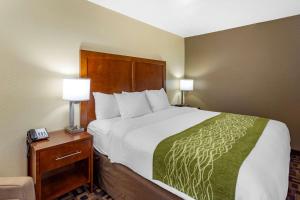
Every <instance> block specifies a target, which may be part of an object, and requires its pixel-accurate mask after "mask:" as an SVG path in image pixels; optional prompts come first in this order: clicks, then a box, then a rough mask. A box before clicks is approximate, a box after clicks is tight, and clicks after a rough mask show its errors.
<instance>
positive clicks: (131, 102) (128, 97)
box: [114, 92, 151, 118]
mask: <svg viewBox="0 0 300 200" xmlns="http://www.w3.org/2000/svg"><path fill="white" fill-rule="evenodd" d="M114 95H115V97H116V100H117V102H118V105H119V109H120V113H121V117H122V118H131V117H138V116H142V115H145V114H148V113H150V112H151V109H150V105H149V103H148V101H147V98H146V94H145V92H124V93H122V94H114Z"/></svg>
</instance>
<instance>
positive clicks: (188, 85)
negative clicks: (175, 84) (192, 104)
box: [180, 79, 194, 91]
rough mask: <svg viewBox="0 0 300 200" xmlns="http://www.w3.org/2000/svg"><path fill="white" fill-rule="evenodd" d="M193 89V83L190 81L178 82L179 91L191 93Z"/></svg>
mask: <svg viewBox="0 0 300 200" xmlns="http://www.w3.org/2000/svg"><path fill="white" fill-rule="evenodd" d="M193 89H194V81H193V80H192V79H181V80H180V90H182V91H192V90H193Z"/></svg>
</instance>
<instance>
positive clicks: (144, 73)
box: [80, 50, 181, 200]
mask: <svg viewBox="0 0 300 200" xmlns="http://www.w3.org/2000/svg"><path fill="white" fill-rule="evenodd" d="M80 63H81V67H80V77H82V78H90V79H91V93H90V100H89V101H86V102H82V103H81V106H80V124H81V126H82V127H84V128H86V127H87V125H88V124H89V122H91V121H92V120H94V119H96V116H95V101H94V97H93V95H92V93H93V92H103V93H107V94H112V93H119V92H122V91H130V92H134V91H143V90H146V89H148V90H150V89H160V88H165V86H166V85H165V84H166V62H165V61H158V60H151V59H145V58H137V57H130V56H121V55H113V54H107V53H99V52H92V51H85V50H81V51H80ZM94 180H95V183H96V184H98V186H100V187H101V188H103V189H104V190H105V191H106V192H107V193H108V194H109V195H110V196H111V197H112V198H113V199H114V200H118V199H129V200H135V199H144V200H153V199H160V200H164V199H165V200H179V199H181V198H179V197H178V196H176V195H174V194H173V193H171V192H169V191H167V190H165V189H163V188H161V187H159V186H157V185H156V184H154V183H152V182H150V181H149V180H147V179H145V178H143V177H142V176H140V175H138V174H136V173H135V172H133V171H132V170H131V169H129V168H127V167H126V166H124V165H122V164H117V163H111V162H110V161H109V159H108V158H107V156H105V155H103V154H101V153H99V152H97V151H96V150H95V149H94Z"/></svg>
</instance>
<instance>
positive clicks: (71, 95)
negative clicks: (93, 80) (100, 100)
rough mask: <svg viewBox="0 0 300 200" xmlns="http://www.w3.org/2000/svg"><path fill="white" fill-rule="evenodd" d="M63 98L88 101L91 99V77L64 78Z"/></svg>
mask: <svg viewBox="0 0 300 200" xmlns="http://www.w3.org/2000/svg"><path fill="white" fill-rule="evenodd" d="M63 99H64V100H68V101H86V100H89V99H90V79H64V80H63Z"/></svg>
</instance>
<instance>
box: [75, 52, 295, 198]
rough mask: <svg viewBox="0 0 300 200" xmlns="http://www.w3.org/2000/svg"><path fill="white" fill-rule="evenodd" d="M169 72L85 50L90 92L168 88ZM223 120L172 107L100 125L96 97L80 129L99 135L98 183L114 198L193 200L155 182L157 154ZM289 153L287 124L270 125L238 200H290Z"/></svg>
mask: <svg viewBox="0 0 300 200" xmlns="http://www.w3.org/2000/svg"><path fill="white" fill-rule="evenodd" d="M165 68H166V63H165V62H163V61H157V60H150V59H143V58H136V57H129V56H120V55H112V54H105V53H97V52H91V51H84V50H82V51H81V71H80V73H81V77H88V78H90V79H91V93H92V92H95V91H97V92H103V93H108V94H111V93H118V92H122V91H129V92H134V91H143V90H147V89H148V90H149V89H152V90H158V89H160V88H165V74H166V73H165ZM219 115H220V113H218V112H211V111H204V110H199V109H196V108H178V107H173V106H170V107H169V108H168V109H164V110H161V111H158V112H154V113H150V114H147V115H144V116H141V117H138V118H134V119H121V118H113V119H109V120H95V119H96V117H95V102H94V99H93V97H92V94H91V100H90V101H88V102H83V103H82V104H81V125H82V126H83V127H85V128H87V130H88V132H90V133H91V134H92V135H93V136H94V154H95V156H94V157H95V158H94V176H95V177H94V179H95V182H96V183H97V184H99V186H100V187H102V188H103V189H104V190H106V191H107V192H108V194H110V195H111V196H112V197H113V198H114V199H149V200H150V199H193V198H192V197H191V196H189V195H188V194H186V193H184V192H180V191H179V190H177V189H175V188H174V187H171V186H169V185H167V184H165V183H163V182H161V181H159V180H156V179H153V174H152V173H153V166H154V165H153V162H154V161H153V155H154V153H155V151H156V148H157V146H158V144H160V142H161V141H162V140H164V139H166V138H168V137H170V136H172V135H173V134H174V133H178V132H181V131H184V130H187V129H189V128H190V127H193V126H195V125H196V124H199V123H201V122H204V121H206V120H210V119H212V118H214V117H217V116H219ZM289 153H290V137H289V131H288V129H287V127H286V125H285V124H284V123H281V122H278V121H275V120H269V121H268V122H267V124H266V126H265V128H264V129H263V132H262V133H261V136H260V137H259V139H258V141H257V142H256V144H255V147H254V148H253V149H252V150H251V152H250V153H249V155H248V156H247V157H246V159H245V160H244V161H243V163H242V165H241V166H240V168H239V171H238V177H237V180H236V186H235V199H238V200H244V199H247V200H248V199H251V200H252V199H255V200H259V199H272V200H277V199H278V200H280V199H285V197H286V194H287V188H288V172H289ZM203 199H220V198H213V197H205V198H203Z"/></svg>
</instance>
